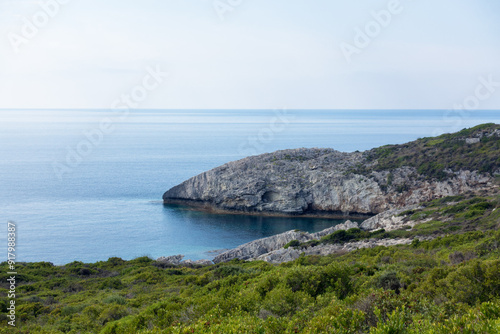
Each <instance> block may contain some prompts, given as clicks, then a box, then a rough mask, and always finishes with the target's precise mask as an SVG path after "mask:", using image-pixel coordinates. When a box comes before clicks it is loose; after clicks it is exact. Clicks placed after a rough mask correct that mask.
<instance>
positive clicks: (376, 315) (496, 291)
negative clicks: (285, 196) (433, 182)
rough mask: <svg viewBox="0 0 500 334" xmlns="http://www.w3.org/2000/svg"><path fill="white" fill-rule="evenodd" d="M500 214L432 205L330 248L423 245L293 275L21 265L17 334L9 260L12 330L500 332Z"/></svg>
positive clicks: (310, 260)
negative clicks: (383, 242)
mask: <svg viewBox="0 0 500 334" xmlns="http://www.w3.org/2000/svg"><path fill="white" fill-rule="evenodd" d="M499 208H500V195H498V194H494V195H488V196H484V197H478V196H475V195H473V194H468V195H467V194H465V195H461V196H459V197H447V198H442V199H439V200H434V201H431V202H427V203H422V206H421V207H420V208H418V209H415V210H412V211H409V212H403V213H401V217H402V219H403V220H404V224H409V225H407V226H405V225H403V227H402V228H401V229H398V230H393V231H389V232H385V231H379V232H362V231H360V230H358V229H350V230H347V231H344V230H342V231H338V232H336V233H333V234H330V235H328V236H325V237H323V238H321V239H320V242H321V243H325V244H330V245H338V246H346V245H348V244H350V243H353V242H359V241H361V240H380V239H387V238H392V239H394V240H397V238H411V239H412V242H411V243H409V244H402V245H397V246H391V247H383V246H378V247H373V248H364V249H358V250H353V251H351V252H348V251H346V250H345V249H339V251H337V252H335V253H332V254H331V255H328V256H317V255H316V256H300V257H299V258H298V259H296V260H294V261H291V262H287V263H283V264H281V265H272V264H269V263H267V262H263V261H252V262H244V261H241V260H232V261H230V262H227V263H219V264H216V265H207V266H195V265H191V264H185V265H180V266H173V265H168V264H165V263H163V262H161V261H155V260H153V259H150V258H147V257H142V258H138V259H135V260H131V261H124V260H122V259H120V258H110V259H109V260H108V261H103V262H97V263H92V264H85V263H81V262H73V263H69V264H67V265H65V266H54V265H52V264H50V263H46V262H42V263H24V264H17V271H18V273H19V275H18V292H17V303H18V304H17V305H18V307H17V316H18V319H20V320H19V322H18V327H17V331H16V330H13V329H12V328H7V321H6V320H7V319H6V318H5V313H6V307H7V302H8V299H7V298H6V292H7V290H8V284H7V281H6V279H7V278H8V275H7V274H5V273H6V272H7V265H6V263H5V262H4V263H2V268H3V269H4V270H3V271H2V273H4V274H1V275H0V276H1V282H3V283H0V286H1V288H2V292H3V294H2V298H1V299H0V303H1V307H2V311H3V312H2V315H1V316H0V317H1V318H2V321H1V324H2V325H1V326H3V327H0V332H2V333H15V332H18V333H28V332H29V333H276V334H278V333H279V334H281V333H325V332H334V333H442V334H448V333H498V332H500V260H499V258H500V231H499V228H500V210H499ZM412 222H416V225H414V226H413V227H411V225H412ZM426 239H432V240H426ZM309 246H310V245H309ZM306 247H308V245H300V244H299V245H290V247H289V248H296V249H298V250H302V249H305V248H306Z"/></svg>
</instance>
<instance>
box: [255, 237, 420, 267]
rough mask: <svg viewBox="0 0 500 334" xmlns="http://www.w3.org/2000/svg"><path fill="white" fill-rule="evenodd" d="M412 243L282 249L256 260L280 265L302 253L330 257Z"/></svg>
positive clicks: (393, 241)
mask: <svg viewBox="0 0 500 334" xmlns="http://www.w3.org/2000/svg"><path fill="white" fill-rule="evenodd" d="M411 242H412V240H411V239H381V240H362V241H355V242H348V243H345V244H343V245H340V244H333V245H318V246H314V247H309V248H306V249H304V250H297V249H293V248H287V249H284V248H281V249H278V250H276V251H272V252H269V253H266V254H262V255H260V256H259V257H257V258H256V259H255V260H261V261H266V262H269V263H274V264H278V263H283V262H288V261H293V260H296V259H298V258H299V256H300V255H301V254H302V253H304V255H329V254H335V253H339V252H350V251H353V250H355V249H359V248H373V247H377V246H385V247H389V246H394V245H405V244H409V243H411Z"/></svg>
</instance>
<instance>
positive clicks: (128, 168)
mask: <svg viewBox="0 0 500 334" xmlns="http://www.w3.org/2000/svg"><path fill="white" fill-rule="evenodd" d="M485 122H496V123H500V112H499V111H473V112H469V113H467V114H465V116H464V115H462V116H460V115H458V113H454V112H449V111H380V110H372V111H283V110H276V111H273V110H269V111H252V110H245V111H242V110H234V111H230V110H226V111H218V110H210V111H173V110H170V111H161V110H135V111H133V112H130V113H128V114H127V113H125V112H121V113H120V112H108V111H99V110H92V111H83V110H0V219H1V220H0V222H1V223H2V224H3V225H4V228H3V229H2V231H4V236H5V237H2V238H3V240H5V247H6V243H7V242H6V238H7V222H8V221H14V222H16V223H17V226H18V232H17V248H16V253H17V260H18V261H50V262H53V263H55V264H64V263H68V262H71V261H75V260H78V261H84V262H94V261H99V260H106V259H108V258H109V257H111V256H117V257H121V258H123V259H132V258H135V257H138V256H143V255H148V256H152V257H155V258H156V257H159V256H166V255H175V254H185V255H186V258H190V259H194V260H196V259H201V258H212V257H213V254H212V253H207V252H208V251H210V250H214V249H223V248H232V247H235V246H237V245H240V244H242V243H245V242H248V241H251V240H254V239H257V238H261V237H265V236H269V235H273V234H276V233H280V232H283V231H287V230H290V229H296V228H297V229H302V230H306V231H310V232H314V231H319V230H322V229H324V228H327V227H330V226H332V225H335V224H338V223H339V222H341V221H333V220H324V219H302V218H294V219H289V218H264V217H253V216H239V215H212V214H207V213H200V212H196V211H191V210H185V209H181V208H174V207H167V206H163V204H162V203H161V197H162V194H163V193H164V192H165V191H166V190H168V189H169V188H170V187H172V186H174V185H176V184H178V183H180V182H182V181H183V180H185V179H187V178H189V177H192V176H194V175H196V174H198V173H201V172H203V171H206V170H208V169H211V168H214V167H216V166H218V165H221V164H223V163H226V162H228V161H232V160H237V159H240V158H243V157H245V156H247V155H250V154H257V153H264V152H272V151H275V150H279V149H287V148H298V147H331V148H334V149H337V150H341V151H355V150H360V151H361V150H366V149H370V148H373V147H377V146H381V145H385V144H397V143H404V142H407V141H411V140H415V139H417V138H419V137H426V136H432V135H436V134H440V133H443V132H453V131H457V130H460V129H462V128H464V127H470V126H473V125H477V124H480V123H485Z"/></svg>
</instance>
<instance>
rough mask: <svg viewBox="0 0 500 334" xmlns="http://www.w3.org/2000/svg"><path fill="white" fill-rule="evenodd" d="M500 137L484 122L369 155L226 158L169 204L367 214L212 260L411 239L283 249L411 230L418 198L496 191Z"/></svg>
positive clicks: (317, 152) (288, 256) (277, 256)
mask: <svg viewBox="0 0 500 334" xmlns="http://www.w3.org/2000/svg"><path fill="white" fill-rule="evenodd" d="M499 140H500V125H496V124H483V125H480V126H477V127H475V128H472V129H464V130H462V131H460V132H458V133H456V134H445V135H442V136H439V137H435V138H423V139H419V140H416V141H414V142H410V143H407V144H402V145H387V146H384V147H380V148H376V149H373V150H370V151H365V152H357V151H356V152H352V153H345V152H339V151H336V150H333V149H319V148H309V149H308V148H300V149H292V150H282V151H277V152H273V153H266V154H262V155H258V156H251V157H247V158H244V159H241V160H238V161H233V162H229V163H227V164H224V165H222V166H220V167H217V168H214V169H212V170H210V171H207V172H204V173H202V174H199V175H197V176H195V177H192V178H191V179H189V180H186V181H184V182H183V183H181V184H179V185H177V186H175V187H173V188H171V189H170V190H168V191H167V192H165V193H164V195H163V202H164V203H165V204H167V205H168V204H180V205H186V206H189V207H192V208H195V209H202V210H206V211H211V212H214V213H232V214H250V215H268V216H311V217H326V218H346V217H347V218H348V217H363V218H366V217H370V218H368V219H366V220H365V221H363V223H361V224H358V223H355V222H351V221H347V222H345V223H344V224H340V225H337V226H334V227H332V228H329V229H326V230H324V231H321V232H318V233H312V234H310V233H306V232H301V231H288V232H285V233H281V234H278V235H275V236H271V237H268V238H263V239H259V240H255V241H252V242H249V243H246V244H244V245H241V246H239V247H237V248H235V249H231V250H227V251H225V252H222V253H221V254H218V255H217V256H215V258H214V259H213V263H220V262H227V261H230V260H232V259H240V260H250V261H251V260H263V261H267V262H272V263H282V262H286V261H291V260H294V259H296V258H298V257H299V256H300V255H301V254H305V255H313V254H317V255H327V254H332V253H335V252H345V251H350V250H353V249H359V248H366V247H376V246H391V245H397V244H407V243H410V242H412V240H411V239H404V238H402V239H377V238H374V239H369V240H361V241H360V240H358V241H354V242H347V243H342V244H324V243H323V244H316V245H314V246H313V245H312V244H309V246H307V247H301V248H300V249H298V248H293V247H288V248H284V246H285V245H286V244H287V243H289V242H290V241H292V240H296V241H297V242H298V243H306V242H309V241H313V240H319V239H320V238H321V237H323V236H326V235H329V234H332V233H334V232H336V231H338V230H349V229H353V228H359V229H361V230H363V231H376V230H379V229H384V230H385V231H393V230H398V229H408V228H409V229H411V228H413V227H414V226H415V225H416V224H418V223H421V222H422V221H418V220H413V221H412V220H408V219H404V217H402V216H401V213H402V212H404V211H408V210H416V209H419V206H420V203H424V202H429V201H432V200H435V199H439V198H443V197H448V196H457V195H461V194H466V193H474V194H479V193H483V194H487V193H489V192H493V191H496V190H497V189H498V185H497V183H498V179H499V176H500V165H499V161H500V160H498V154H500V153H499V151H498V145H499V144H498V142H499ZM426 238H429V237H426ZM419 239H420V238H419ZM159 261H160V262H161V261H166V260H165V259H161V260H160V259H159ZM173 261H174V262H176V261H177V260H176V259H174V260H173ZM182 263H183V262H180V260H179V261H177V262H176V264H182ZM184 263H187V262H186V261H184ZM190 264H193V262H191V263H190ZM203 264H208V261H205V262H203Z"/></svg>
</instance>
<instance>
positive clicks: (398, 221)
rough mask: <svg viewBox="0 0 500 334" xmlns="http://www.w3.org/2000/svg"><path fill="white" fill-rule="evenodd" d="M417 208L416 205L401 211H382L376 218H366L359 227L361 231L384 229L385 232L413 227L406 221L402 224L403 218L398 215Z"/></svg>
mask: <svg viewBox="0 0 500 334" xmlns="http://www.w3.org/2000/svg"><path fill="white" fill-rule="evenodd" d="M417 208H419V206H418V205H411V206H407V207H404V208H401V209H392V210H387V211H384V212H382V213H380V214H378V215H376V216H373V217H371V218H368V219H367V220H365V221H364V222H363V223H361V225H360V226H359V227H360V228H362V229H363V230H369V231H371V230H378V229H384V230H386V231H392V230H398V229H400V228H402V227H403V226H405V225H406V226H410V227H413V226H414V225H415V222H412V221H409V222H408V221H407V222H404V218H405V217H404V216H400V214H401V213H402V212H404V211H407V210H415V209H417Z"/></svg>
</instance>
